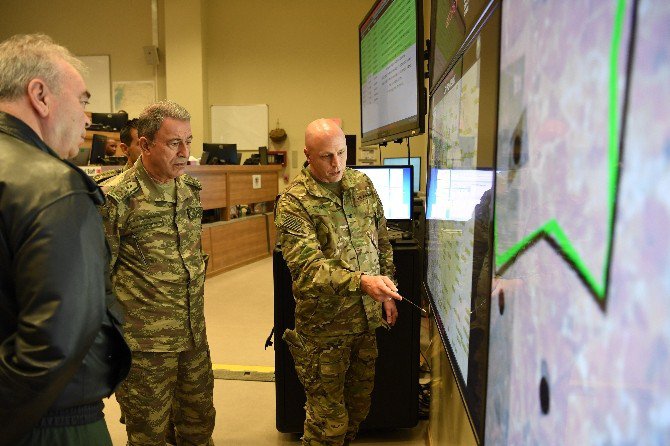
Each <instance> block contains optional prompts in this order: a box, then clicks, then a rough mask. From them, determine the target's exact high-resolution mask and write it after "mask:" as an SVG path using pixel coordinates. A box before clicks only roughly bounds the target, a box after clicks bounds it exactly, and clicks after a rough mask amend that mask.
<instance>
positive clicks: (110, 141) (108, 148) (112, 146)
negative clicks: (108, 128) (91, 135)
mask: <svg viewBox="0 0 670 446" xmlns="http://www.w3.org/2000/svg"><path fill="white" fill-rule="evenodd" d="M116 147H117V144H116V140H115V139H114V138H107V144H106V145H105V156H116Z"/></svg>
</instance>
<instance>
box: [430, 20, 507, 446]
mask: <svg viewBox="0 0 670 446" xmlns="http://www.w3.org/2000/svg"><path fill="white" fill-rule="evenodd" d="M480 29H481V32H480V33H479V34H477V35H476V36H475V37H474V38H473V40H472V42H471V44H470V45H469V46H468V47H465V48H461V49H460V50H459V53H460V54H462V55H461V56H460V57H459V58H458V60H457V61H456V63H455V64H454V65H453V68H452V69H451V70H450V71H449V72H448V73H447V75H446V76H444V77H443V78H442V81H441V82H440V83H439V84H438V85H437V86H436V88H435V90H433V93H432V95H431V102H430V116H429V123H430V126H429V132H430V133H429V141H430V150H429V155H428V183H427V195H426V235H425V252H426V257H425V260H426V261H425V269H426V273H425V274H426V276H425V285H426V291H427V294H428V296H429V298H430V301H431V305H432V307H433V310H434V315H435V321H436V324H437V327H438V330H439V332H440V335H441V337H442V341H443V343H444V346H445V350H446V351H447V353H448V357H449V360H450V362H451V366H452V369H453V370H454V371H455V375H456V381H457V383H458V387H459V391H460V393H461V395H462V397H463V401H464V403H465V404H464V405H465V407H466V411H467V413H468V416H469V417H470V421H471V423H472V426H473V431H474V433H475V437H476V439H477V440H478V441H481V440H482V439H483V435H484V425H485V423H484V417H485V413H486V412H485V410H486V405H485V397H486V377H487V375H486V373H487V372H486V370H487V363H488V328H489V327H488V325H489V303H490V294H491V268H490V266H491V258H492V253H491V252H492V244H493V243H492V224H491V223H492V215H493V184H494V170H493V164H494V155H495V140H496V111H497V100H496V99H497V85H498V56H499V54H498V45H499V33H500V8H496V9H495V14H494V15H493V16H490V18H489V20H488V21H487V22H486V23H485V24H484V25H483V27H481V28H480Z"/></svg>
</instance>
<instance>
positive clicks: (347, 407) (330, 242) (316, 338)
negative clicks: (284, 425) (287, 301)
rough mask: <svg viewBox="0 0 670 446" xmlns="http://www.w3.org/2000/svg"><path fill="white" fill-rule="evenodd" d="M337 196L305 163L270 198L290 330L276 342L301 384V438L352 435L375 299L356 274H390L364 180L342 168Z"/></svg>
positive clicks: (377, 313)
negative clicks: (290, 309) (286, 277)
mask: <svg viewBox="0 0 670 446" xmlns="http://www.w3.org/2000/svg"><path fill="white" fill-rule="evenodd" d="M341 184H342V198H340V197H337V196H336V195H335V194H334V193H332V192H331V191H329V190H327V189H326V188H325V187H322V186H321V185H319V184H318V183H317V182H316V181H315V180H314V178H313V177H312V176H311V174H310V173H309V169H308V168H305V169H303V171H302V172H301V173H300V175H298V177H296V179H295V180H294V181H293V182H292V184H291V185H290V186H289V187H288V189H287V190H286V191H285V192H284V193H283V194H282V195H281V197H280V198H279V200H278V202H277V207H276V215H275V223H276V225H277V228H278V230H279V242H280V244H281V247H282V253H283V256H284V258H285V259H286V263H287V264H288V267H289V269H290V271H291V276H292V278H293V295H294V297H295V300H296V310H295V320H296V321H295V330H286V332H285V333H284V340H285V341H286V343H287V344H288V345H289V349H290V350H291V354H292V355H293V359H294V361H295V363H296V371H297V373H298V377H299V378H300V381H301V382H302V384H303V386H304V387H305V393H306V395H307V404H306V406H305V409H306V412H307V418H306V419H305V426H304V435H303V444H305V445H341V444H343V442H344V440H345V438H346V439H349V440H351V439H353V438H354V437H355V435H356V433H357V431H358V427H359V425H360V423H361V422H362V421H363V420H364V419H365V417H366V416H367V413H368V411H369V408H370V393H371V392H372V388H373V386H374V370H375V365H374V364H375V359H376V358H377V344H376V337H375V333H374V331H375V329H376V328H377V327H379V326H381V325H384V326H385V325H386V323H385V322H384V321H383V319H382V311H381V304H380V303H379V302H376V301H375V300H373V299H372V298H371V297H369V296H368V295H366V294H365V293H363V292H362V291H361V289H360V280H361V275H362V274H368V275H380V274H381V275H386V276H388V277H391V278H393V275H394V266H393V251H392V249H391V245H390V243H389V241H388V235H387V231H386V219H385V218H384V211H383V208H382V204H381V201H380V200H379V196H378V195H377V192H376V191H375V189H374V186H373V185H372V182H371V181H370V180H369V179H368V178H367V177H366V176H365V175H364V174H362V173H360V172H358V171H356V170H352V169H348V168H347V169H346V170H345V172H344V174H343V176H342V182H341Z"/></svg>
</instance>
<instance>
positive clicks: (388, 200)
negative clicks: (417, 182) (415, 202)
mask: <svg viewBox="0 0 670 446" xmlns="http://www.w3.org/2000/svg"><path fill="white" fill-rule="evenodd" d="M351 168H352V169H356V170H358V171H359V172H363V173H364V174H366V175H367V176H368V178H370V180H371V181H372V184H374V186H375V190H376V191H377V194H378V195H379V198H380V200H381V202H382V205H383V206H384V217H386V220H389V221H394V220H395V221H399V220H411V219H412V170H413V169H412V166H351Z"/></svg>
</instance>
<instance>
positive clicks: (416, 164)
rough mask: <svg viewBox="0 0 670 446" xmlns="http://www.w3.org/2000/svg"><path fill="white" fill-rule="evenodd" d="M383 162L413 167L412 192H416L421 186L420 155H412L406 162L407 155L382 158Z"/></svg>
mask: <svg viewBox="0 0 670 446" xmlns="http://www.w3.org/2000/svg"><path fill="white" fill-rule="evenodd" d="M383 164H384V165H385V166H406V165H408V164H409V165H411V166H412V167H413V168H414V172H413V174H414V181H413V183H412V184H413V186H412V189H413V190H414V193H415V194H416V193H417V192H419V189H420V187H421V157H420V156H412V157H410V158H409V162H407V157H404V158H384V161H383Z"/></svg>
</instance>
